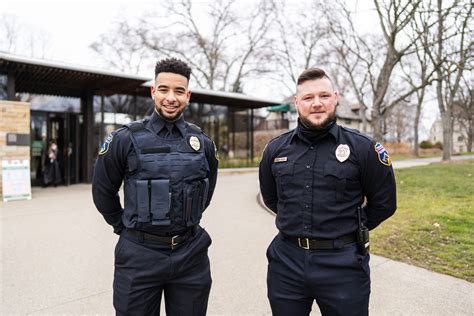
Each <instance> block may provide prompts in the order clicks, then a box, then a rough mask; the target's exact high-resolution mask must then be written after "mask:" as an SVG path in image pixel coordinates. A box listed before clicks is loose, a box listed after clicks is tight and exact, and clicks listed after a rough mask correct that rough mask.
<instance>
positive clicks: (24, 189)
mask: <svg viewBox="0 0 474 316" xmlns="http://www.w3.org/2000/svg"><path fill="white" fill-rule="evenodd" d="M2 188H3V201H5V202H7V201H14V200H31V180H30V161H29V160H28V159H22V160H2Z"/></svg>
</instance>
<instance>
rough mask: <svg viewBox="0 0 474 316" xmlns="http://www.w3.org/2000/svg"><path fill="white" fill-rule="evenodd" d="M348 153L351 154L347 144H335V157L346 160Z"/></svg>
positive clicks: (341, 160) (342, 160)
mask: <svg viewBox="0 0 474 316" xmlns="http://www.w3.org/2000/svg"><path fill="white" fill-rule="evenodd" d="M350 154H351V150H350V148H349V146H348V145H346V144H340V145H339V146H337V148H336V158H337V160H339V161H340V162H344V161H346V160H347V158H349V156H350Z"/></svg>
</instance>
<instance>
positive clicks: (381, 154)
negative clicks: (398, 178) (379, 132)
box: [374, 143, 392, 167]
mask: <svg viewBox="0 0 474 316" xmlns="http://www.w3.org/2000/svg"><path fill="white" fill-rule="evenodd" d="M374 149H375V152H376V153H377V157H378V158H379V161H380V162H381V163H382V164H383V165H386V166H389V167H390V166H391V165H392V160H391V159H390V156H389V155H388V152H387V151H386V150H385V148H383V146H382V144H380V143H375V145H374Z"/></svg>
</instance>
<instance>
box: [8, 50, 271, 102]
mask: <svg viewBox="0 0 474 316" xmlns="http://www.w3.org/2000/svg"><path fill="white" fill-rule="evenodd" d="M0 73H7V74H9V75H12V76H13V77H14V78H15V91H16V92H23V93H35V94H46V95H57V96H66V97H81V96H82V95H84V94H85V93H87V92H90V93H93V94H96V95H106V96H109V95H113V94H129V95H139V96H144V97H148V96H150V86H151V84H152V81H150V80H149V78H147V77H143V76H137V75H130V74H125V73H119V72H111V71H106V70H101V69H96V68H91V67H81V66H76V65H71V64H67V63H60V62H51V61H45V60H41V59H35V58H29V57H22V56H17V55H12V54H5V53H0ZM191 90H192V93H191V100H190V101H191V102H196V103H207V104H214V105H225V106H229V107H238V108H261V107H268V106H272V105H277V104H280V102H274V101H271V100H264V99H257V98H252V97H249V96H246V95H244V94H241V93H231V92H222V91H214V90H206V89H191Z"/></svg>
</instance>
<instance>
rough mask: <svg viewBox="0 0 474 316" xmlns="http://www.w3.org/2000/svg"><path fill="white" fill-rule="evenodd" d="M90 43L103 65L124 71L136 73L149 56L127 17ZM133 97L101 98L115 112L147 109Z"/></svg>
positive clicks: (137, 111) (140, 112) (135, 111)
mask: <svg viewBox="0 0 474 316" xmlns="http://www.w3.org/2000/svg"><path fill="white" fill-rule="evenodd" d="M89 47H90V48H91V49H92V51H94V52H95V53H96V55H97V57H98V58H99V59H100V60H102V63H103V64H104V66H106V67H107V68H109V69H113V70H115V71H121V72H126V73H133V74H138V73H139V72H140V71H141V70H142V67H143V66H145V63H144V61H146V60H147V59H148V58H149V56H150V52H149V51H148V50H147V49H145V48H144V47H143V45H142V43H141V40H140V38H138V37H137V36H136V33H135V27H134V26H133V25H131V24H130V22H129V21H127V20H119V21H116V22H115V23H114V25H113V26H112V28H111V29H110V30H109V31H107V32H105V33H103V34H101V35H100V36H99V38H98V40H96V41H94V42H93V43H92V44H91V45H90V46H89ZM151 77H152V76H150V78H151ZM134 101H135V98H134V97H133V96H131V95H114V96H110V97H108V98H106V99H105V100H104V103H105V104H104V106H105V107H106V108H109V109H112V110H113V111H114V112H116V113H130V114H145V113H146V112H147V111H148V108H147V105H146V104H141V103H136V102H134Z"/></svg>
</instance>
